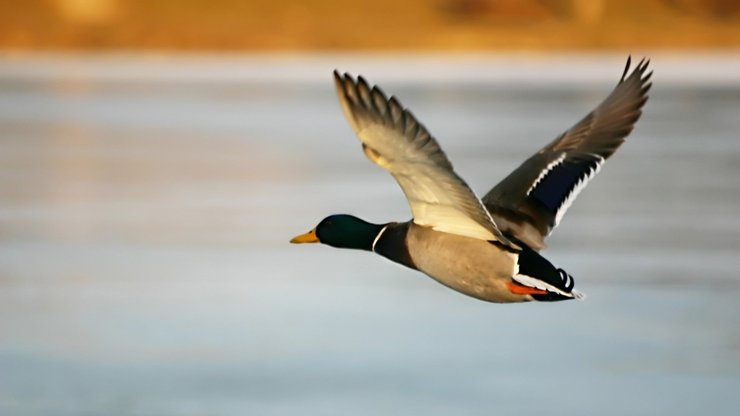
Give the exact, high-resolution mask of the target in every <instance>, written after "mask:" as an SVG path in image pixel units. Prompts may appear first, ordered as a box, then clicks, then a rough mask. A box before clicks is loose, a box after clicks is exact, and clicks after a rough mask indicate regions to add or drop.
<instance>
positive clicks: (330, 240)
mask: <svg viewBox="0 0 740 416" xmlns="http://www.w3.org/2000/svg"><path fill="white" fill-rule="evenodd" d="M382 228H383V225H379V224H372V223H369V222H367V221H364V220H361V219H359V218H357V217H354V216H352V215H345V214H339V215H330V216H328V217H326V218H324V219H323V220H321V222H320V223H319V225H317V226H316V228H314V229H313V230H311V231H309V232H307V233H305V234H301V235H299V236H297V237H294V238H293V239H292V240H290V242H291V243H294V244H299V243H323V244H327V245H330V246H332V247H338V248H354V249H359V250H372V248H373V241H374V240H375V237H376V236H377V235H378V233H379V232H380V230H381V229H382Z"/></svg>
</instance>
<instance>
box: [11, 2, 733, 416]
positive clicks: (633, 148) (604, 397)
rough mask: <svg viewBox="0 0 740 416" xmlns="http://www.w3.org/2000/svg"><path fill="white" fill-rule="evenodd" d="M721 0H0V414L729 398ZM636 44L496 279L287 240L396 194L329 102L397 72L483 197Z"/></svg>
mask: <svg viewBox="0 0 740 416" xmlns="http://www.w3.org/2000/svg"><path fill="white" fill-rule="evenodd" d="M739 47H740V3H738V2H736V1H730V0H644V1H633V0H624V1H608V0H591V1H589V0H570V1H565V0H562V1H560V0H539V1H538V0H522V1H513V0H458V1H455V0H436V1H420V0H410V1H405V2H402V1H395V2H392V1H386V0H376V1H355V2H345V3H340V2H335V1H328V0H315V1H303V2H300V1H292V0H291V1H282V2H272V1H261V0H260V1H236V0H217V1H216V0H214V1H194V0H181V1H170V0H167V1H124V0H97V1H95V0H48V1H40V0H36V1H33V0H32V1H25V2H21V1H7V0H2V1H0V414H1V415H50V416H57V415H100V414H104V415H114V416H117V415H164V416H169V415H176V416H180V415H182V416H195V415H295V414H305V415H378V414H390V415H410V414H425V415H491V414H503V415H507V414H512V415H543V414H545V415H593V414H599V415H614V416H617V415H619V416H622V415H625V414H629V415H656V414H672V415H696V414H712V415H737V414H739V413H740V395H738V392H739V391H740V325H739V323H740V278H738V273H737V270H738V269H739V268H740V257H739V255H738V254H739V253H740V221H738V219H737V217H738V214H740V180H738V179H739V178H740V143H738V141H739V140H740V137H739V133H738V132H739V131H740V121H739V120H738V114H739V111H740V48H739ZM630 54H631V55H632V56H633V58H641V57H642V56H648V57H650V58H652V64H651V66H652V67H653V68H654V70H655V75H654V78H653V79H654V83H655V84H654V86H653V89H652V90H651V94H650V100H649V101H648V103H647V105H646V107H645V111H644V115H643V117H642V119H641V120H640V121H639V122H638V124H637V127H636V129H635V131H634V132H633V133H632V135H631V136H630V137H629V139H628V142H627V143H626V144H625V145H624V146H623V147H622V148H621V149H620V151H619V152H618V153H617V154H616V155H615V156H614V157H613V158H612V159H611V160H610V161H609V162H608V163H607V164H606V165H605V167H604V169H602V171H601V172H600V173H599V175H598V176H597V177H596V178H595V179H594V180H593V181H592V182H591V184H590V186H589V187H588V188H587V189H586V190H585V191H584V192H583V193H582V194H581V196H580V197H579V199H578V200H577V202H576V203H575V204H574V206H573V207H572V208H571V209H570V210H569V212H568V215H567V216H566V217H565V219H564V220H563V222H562V225H561V227H560V228H558V229H557V230H556V231H555V232H554V234H553V235H552V236H551V237H550V239H549V240H548V242H549V244H550V248H548V249H547V251H546V252H545V254H546V256H547V257H548V258H549V259H551V260H552V261H553V262H554V263H556V264H558V265H559V266H561V267H563V268H564V269H566V270H568V272H570V273H571V274H572V275H573V276H574V277H575V279H576V282H577V286H578V288H579V289H580V290H582V291H583V292H586V293H587V294H588V298H587V299H586V300H585V301H582V302H575V301H574V302H563V303H557V304H539V303H538V304H522V305H496V304H489V303H485V302H480V301H477V300H474V299H471V298H467V297H464V296H463V295H460V294H458V293H455V292H452V291H450V290H448V289H446V288H444V287H442V286H441V285H438V284H437V283H435V282H433V281H432V280H431V279H428V278H426V277H425V276H423V275H421V274H419V273H416V272H413V271H410V270H407V269H404V268H402V267H400V266H398V265H395V264H391V263H389V262H387V261H385V260H384V259H381V258H378V257H377V256H373V255H371V254H369V253H363V252H353V251H347V250H335V249H331V248H328V247H324V246H292V245H290V244H288V240H289V239H290V238H291V237H292V236H294V235H296V234H298V233H302V232H304V231H306V230H308V229H309V228H311V227H313V226H314V225H315V224H316V223H317V222H318V221H319V220H320V219H321V218H323V217H324V216H326V215H328V214H332V213H353V214H355V215H359V216H362V217H364V218H366V219H368V220H370V221H374V222H387V221H392V220H406V219H408V218H409V210H408V207H407V204H406V202H405V200H404V198H403V195H402V193H401V192H400V190H399V189H398V187H397V185H396V184H395V183H394V181H393V180H392V178H390V177H389V176H388V175H387V174H386V173H385V172H383V171H382V170H381V169H379V168H377V167H376V166H375V165H373V164H372V163H370V162H368V161H367V160H366V158H365V157H364V155H362V153H361V151H360V149H359V145H358V142H357V140H356V139H355V138H354V134H353V132H352V131H351V130H350V128H349V126H348V125H347V123H346V121H345V120H344V118H343V116H342V114H341V111H340V109H339V106H338V104H337V102H336V97H335V93H334V87H333V83H332V80H331V76H330V74H331V71H332V70H333V69H334V68H339V69H341V70H346V71H351V72H353V73H356V74H363V75H365V76H366V77H367V78H368V79H369V80H370V81H371V82H374V83H378V84H380V85H381V86H382V87H383V88H384V89H385V90H386V91H387V92H389V93H391V94H396V95H397V96H398V97H399V98H400V99H401V101H402V102H403V103H404V104H405V105H407V106H409V107H410V108H411V109H412V110H413V111H414V113H415V114H416V115H417V116H418V118H419V119H420V120H422V121H423V122H424V123H425V124H426V126H427V127H428V128H429V129H430V131H431V132H432V133H433V134H434V135H435V136H436V137H437V138H438V140H439V141H440V143H441V145H442V147H443V148H444V149H445V151H446V152H447V154H448V156H449V157H450V159H451V160H452V161H453V163H454V164H455V167H456V169H457V171H458V173H460V175H461V176H462V177H464V178H466V180H467V181H468V183H469V184H470V185H471V187H472V188H473V189H474V190H475V191H476V192H478V193H479V194H481V195H482V194H484V193H485V192H486V191H488V189H490V188H491V187H492V186H493V185H494V184H495V183H496V182H497V181H498V180H500V179H501V178H503V177H504V176H505V175H506V174H508V173H509V172H510V171H511V170H512V169H514V168H515V167H516V166H517V165H518V164H519V163H520V162H521V161H523V160H524V159H525V158H526V157H528V156H529V155H530V154H532V153H533V152H534V151H536V150H537V149H538V148H539V147H540V146H542V145H543V144H544V143H546V142H547V141H549V140H551V139H552V138H554V137H555V136H556V135H558V134H559V133H561V132H562V131H564V130H565V129H567V128H568V127H569V126H570V125H572V124H573V123H575V122H576V121H577V120H579V119H580V118H581V117H583V116H584V115H585V114H586V113H587V112H588V111H590V110H591V109H592V108H593V107H594V106H596V105H597V104H598V103H599V102H600V101H601V100H602V99H603V98H604V97H605V96H606V95H607V94H608V93H609V91H610V90H611V89H612V88H613V86H614V84H615V83H616V81H617V79H618V78H619V76H620V75H621V74H622V70H623V66H624V63H625V60H626V58H627V56H628V55H630Z"/></svg>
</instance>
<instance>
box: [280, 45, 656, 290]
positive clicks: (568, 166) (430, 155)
mask: <svg viewBox="0 0 740 416" xmlns="http://www.w3.org/2000/svg"><path fill="white" fill-rule="evenodd" d="M648 64H649V61H646V60H645V59H643V60H642V61H640V63H639V64H638V65H637V66H636V67H635V68H634V70H632V71H631V72H630V59H629V58H628V59H627V65H626V66H625V69H624V73H623V74H622V77H621V79H620V80H619V83H618V84H617V86H616V87H615V88H614V90H613V91H612V92H611V94H609V96H608V97H607V98H606V99H605V100H604V101H603V102H602V103H601V104H599V106H598V107H596V108H595V109H594V110H593V111H591V112H590V113H589V114H588V115H587V116H586V117H584V118H583V119H582V120H581V121H579V122H578V123H576V124H575V125H574V126H573V127H571V128H570V129H569V130H567V131H566V132H564V133H563V134H561V135H560V136H558V137H557V138H556V139H555V140H553V141H552V142H550V143H549V144H547V145H546V146H545V147H543V148H542V149H540V150H539V151H538V152H537V153H535V154H534V155H532V156H531V157H530V158H529V159H527V160H525V161H524V163H522V164H521V166H519V167H518V168H516V169H515V170H514V171H513V172H511V174H509V176H507V177H506V178H504V179H503V180H502V181H501V182H500V183H499V184H498V185H496V186H495V187H493V189H491V190H490V191H489V192H488V193H487V194H486V195H485V196H484V197H483V198H482V199H479V198H478V197H477V196H476V195H475V194H474V193H473V191H472V190H471V189H470V187H468V185H467V184H466V183H465V181H464V180H463V179H462V178H460V177H459V176H458V175H457V174H456V173H455V171H454V169H453V168H452V164H451V163H450V161H449V160H448V159H447V156H445V154H444V152H443V151H442V149H441V148H440V146H439V144H438V143H437V140H435V138H434V137H433V136H432V135H431V134H430V133H429V131H428V130H427V129H426V127H424V125H422V124H421V123H420V122H419V121H417V120H416V118H415V117H414V116H413V115H412V114H411V112H410V111H409V110H408V109H406V108H404V107H403V106H402V105H401V103H400V101H399V100H398V99H397V98H396V97H395V96H391V97H390V98H387V96H386V95H385V94H384V93H383V91H382V90H381V89H380V88H379V87H377V86H373V87H371V86H370V84H368V82H367V81H366V80H365V79H364V78H363V77H361V76H360V77H357V78H356V79H355V78H354V77H353V76H352V75H350V74H348V73H345V74H340V73H339V72H338V71H336V70H335V71H334V81H335V84H336V88H337V93H338V95H339V102H340V103H341V107H342V110H343V111H344V115H345V116H346V118H347V120H348V121H349V124H350V126H351V127H352V129H354V131H355V133H357V136H358V137H359V139H360V142H361V143H362V150H363V152H364V153H365V155H366V156H367V157H368V158H369V159H370V160H371V161H373V162H374V163H375V164H377V165H379V166H380V167H382V168H383V169H385V170H387V171H388V172H390V174H391V175H392V176H393V177H394V178H395V179H396V181H397V182H398V184H399V185H400V186H401V189H402V190H403V193H404V194H405V195H406V199H407V200H408V202H409V205H410V206H411V212H412V214H413V219H412V220H410V221H406V222H389V223H386V224H373V223H370V222H367V221H364V220H362V219H360V218H357V217H354V216H351V215H344V214H341V215H331V216H329V217H326V218H324V219H323V220H322V221H321V222H320V223H319V224H318V225H317V226H316V227H315V228H314V229H312V230H311V231H309V232H307V233H305V234H302V235H299V236H297V237H295V238H293V239H292V240H290V242H291V243H323V244H327V245H329V246H332V247H338V248H349V249H358V250H366V251H372V252H375V253H377V254H380V255H381V256H383V257H386V258H388V259H390V260H391V261H393V262H396V263H400V264H402V265H404V266H407V267H410V268H412V269H415V270H418V271H420V272H422V273H424V274H427V275H428V276H430V277H431V278H433V279H434V280H436V281H438V282H439V283H441V284H443V285H445V286H447V287H449V288H451V289H454V290H456V291H458V292H461V293H463V294H466V295H469V296H472V297H474V298H477V299H481V300H484V301H489V302H498V303H508V302H526V301H533V300H537V301H559V300H567V299H579V298H582V297H583V295H582V294H581V293H580V292H578V291H576V290H574V288H573V287H574V280H573V277H572V276H570V275H569V274H568V273H566V272H565V271H564V270H563V269H560V268H558V267H556V266H554V265H553V264H552V263H550V261H548V260H547V259H545V258H544V257H543V256H541V255H540V254H539V251H540V250H542V249H543V248H545V241H544V240H545V238H546V237H547V236H548V235H549V234H550V233H551V232H552V230H553V229H554V228H555V227H557V226H558V224H559V223H560V220H561V218H562V217H563V215H564V214H565V212H566V211H567V210H568V207H570V205H571V203H572V202H573V200H574V199H575V198H576V197H577V196H578V194H579V193H580V191H581V190H583V188H584V187H585V186H586V184H587V183H588V181H589V180H590V179H591V178H593V177H594V176H595V175H596V173H597V172H598V171H599V169H600V168H601V166H602V165H603V164H604V162H605V161H606V159H607V158H609V156H611V155H612V154H613V153H614V152H615V151H616V150H617V148H618V147H619V146H620V145H621V144H622V143H623V142H624V140H625V137H627V135H628V134H629V133H630V132H631V131H632V128H633V127H634V125H635V123H636V122H637V120H638V119H639V118H640V115H641V114H642V110H641V109H642V107H643V105H644V104H645V102H646V101H647V99H648V96H647V92H648V90H649V89H650V86H651V85H652V84H651V83H650V82H649V80H650V76H651V75H652V71H651V72H647V69H648Z"/></svg>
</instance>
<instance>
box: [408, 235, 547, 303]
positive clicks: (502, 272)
mask: <svg viewBox="0 0 740 416" xmlns="http://www.w3.org/2000/svg"><path fill="white" fill-rule="evenodd" d="M406 244H407V245H408V250H409V256H410V257H411V260H412V261H413V262H414V264H415V265H416V268H417V269H418V270H419V271H421V272H423V273H424V274H426V275H428V276H430V277H431V278H432V279H434V280H436V281H438V282H439V283H442V284H443V285H445V286H447V287H449V288H451V289H454V290H456V291H458V292H461V293H464V294H466V295H469V296H472V297H474V298H478V299H481V300H485V301H489V302H522V301H529V300H532V297H531V296H529V295H518V294H514V293H511V291H510V290H509V288H508V287H507V283H509V282H511V276H513V275H515V274H516V273H517V270H518V266H517V258H518V255H517V254H516V253H513V252H510V251H506V250H502V249H501V248H499V247H498V246H496V245H494V244H491V243H489V242H487V241H482V240H478V239H475V238H470V237H463V236H459V235H455V234H449V233H443V232H439V231H435V230H433V229H431V228H429V227H421V226H418V225H416V224H413V223H412V224H411V226H410V227H409V231H408V234H407V235H406Z"/></svg>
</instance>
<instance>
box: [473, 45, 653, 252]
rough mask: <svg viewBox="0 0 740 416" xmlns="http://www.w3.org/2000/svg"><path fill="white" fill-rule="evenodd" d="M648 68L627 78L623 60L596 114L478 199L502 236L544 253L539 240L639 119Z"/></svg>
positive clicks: (638, 69) (642, 65) (642, 66)
mask: <svg viewBox="0 0 740 416" xmlns="http://www.w3.org/2000/svg"><path fill="white" fill-rule="evenodd" d="M649 63H650V62H649V61H645V60H644V59H643V60H642V61H640V63H639V64H638V65H637V67H636V68H635V69H634V71H632V73H630V74H629V75H627V74H628V73H629V69H630V59H627V65H626V67H625V69H624V73H623V74H622V78H621V79H620V81H619V83H618V84H617V86H616V87H615V88H614V91H612V93H611V94H609V96H608V97H607V98H606V99H605V100H604V101H603V102H602V103H601V104H600V105H599V106H598V107H596V109H594V110H593V111H592V112H590V113H589V114H588V115H587V116H586V117H584V118H583V120H581V121H579V122H578V123H576V124H575V125H574V126H573V127H571V128H570V130H568V131H566V132H565V133H563V134H561V135H560V136H559V137H558V138H556V139H555V140H553V141H552V142H551V143H550V144H548V145H547V146H545V147H543V148H542V149H541V150H540V151H539V152H537V153H535V154H534V155H533V156H532V157H530V158H529V159H527V160H526V161H525V162H524V163H522V164H521V166H519V167H518V168H517V169H516V170H514V171H513V172H512V173H511V174H510V175H509V176H507V177H506V178H505V179H504V180H502V181H501V182H500V183H499V184H498V185H496V186H495V187H494V188H493V189H491V191H490V192H488V194H486V196H484V197H483V203H484V204H485V205H486V207H487V208H488V211H489V212H490V213H491V215H492V216H493V218H494V220H495V221H496V223H497V224H498V226H499V227H500V228H501V230H502V231H504V232H505V233H509V234H510V235H513V236H515V237H516V238H517V239H519V240H521V241H522V242H524V243H525V244H527V245H528V246H530V247H532V248H534V249H537V250H539V249H542V248H544V247H545V242H544V239H545V237H547V236H548V235H549V234H550V232H551V231H552V230H553V229H554V228H555V227H557V225H558V223H559V222H560V219H561V218H562V217H563V214H565V212H566V211H567V210H568V207H570V204H571V203H572V202H573V200H574V199H575V198H576V197H577V196H578V193H579V192H580V191H581V190H582V189H583V188H584V187H585V186H586V184H587V183H588V181H589V180H590V179H591V178H593V177H594V175H596V173H597V172H598V171H599V168H601V166H602V165H603V164H604V161H606V159H607V158H608V157H609V156H611V155H612V154H613V153H614V152H615V151H616V150H617V148H618V147H619V146H620V145H621V144H622V143H623V142H624V139H625V137H627V135H628V134H629V133H630V132H631V131H632V128H633V127H634V125H635V123H636V122H637V120H638V119H639V118H640V115H641V114H642V111H641V108H642V106H643V105H644V104H645V101H647V99H648V97H647V92H648V90H649V89H650V86H651V85H652V84H651V83H650V82H649V80H650V76H651V75H652V72H647V68H648V64H649Z"/></svg>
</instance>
